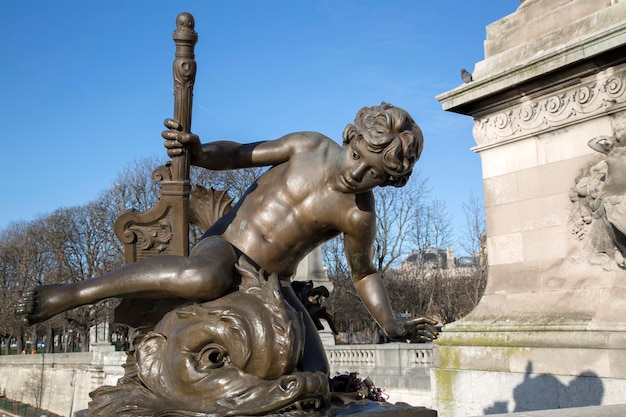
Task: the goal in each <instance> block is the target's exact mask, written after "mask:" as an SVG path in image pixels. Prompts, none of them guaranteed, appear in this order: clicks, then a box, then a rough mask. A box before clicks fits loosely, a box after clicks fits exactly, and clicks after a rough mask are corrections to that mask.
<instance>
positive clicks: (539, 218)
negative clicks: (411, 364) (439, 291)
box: [432, 0, 626, 417]
mask: <svg viewBox="0 0 626 417" xmlns="http://www.w3.org/2000/svg"><path fill="white" fill-rule="evenodd" d="M473 79H474V81H472V82H470V83H468V84H464V85H462V86H460V87H458V88H456V89H454V90H452V91H449V92H447V93H444V94H442V95H441V96H439V97H438V100H439V101H441V102H442V104H443V108H444V110H447V111H454V112H458V113H462V114H466V115H470V116H472V117H473V118H474V119H475V125H474V137H475V139H476V142H477V146H476V147H475V148H474V151H475V152H478V153H479V154H480V156H481V160H482V167H483V185H484V193H485V210H486V221H487V252H488V257H489V279H488V284H487V289H486V291H485V295H484V297H483V299H482V300H481V302H480V303H479V305H478V306H477V308H476V309H475V310H474V311H473V312H472V313H471V314H470V315H469V316H468V317H466V318H464V319H463V320H460V321H459V322H457V323H453V324H451V325H448V326H446V327H445V329H444V332H443V334H442V335H441V337H440V339H439V341H438V345H439V348H438V356H439V364H438V367H437V368H436V369H434V370H433V372H432V378H433V381H432V384H433V388H434V393H433V394H434V404H433V408H435V409H436V410H437V411H438V412H439V415H440V416H441V417H456V416H467V415H483V414H494V413H497V412H500V413H504V412H511V411H528V410H542V409H551V408H565V407H575V406H591V405H598V404H615V403H626V269H624V260H623V252H624V250H623V249H624V248H623V245H622V246H620V245H621V242H620V238H621V232H620V231H619V229H620V227H621V222H622V221H624V224H626V210H624V211H623V214H622V210H621V202H622V197H621V196H622V195H624V196H626V185H624V186H622V184H621V181H626V176H624V180H621V178H622V176H621V175H620V172H619V170H620V169H621V165H624V166H626V157H623V155H626V148H621V147H623V146H624V145H625V143H624V142H626V141H625V140H624V139H626V2H623V1H622V2H619V3H618V2H617V1H616V0H594V1H588V0H526V1H524V2H523V3H521V5H520V6H519V8H518V10H517V11H516V12H515V13H513V14H511V15H510V16H507V17H505V18H503V19H501V20H499V21H497V22H495V23H493V24H491V25H489V26H488V27H487V39H486V42H485V60H484V61H482V62H479V63H478V64H476V67H475V69H474V71H473ZM602 136H606V138H604V139H596V140H595V141H594V142H591V143H590V140H592V139H593V138H598V137H602ZM622 136H623V138H622ZM620 138H622V139H620ZM621 149H624V152H623V153H622V151H621ZM622 158H623V160H622ZM611 174H614V175H613V176H611ZM625 184H626V182H625ZM624 202H625V203H626V197H625V198H624ZM625 205H626V204H625ZM624 230H626V228H625V229H624Z"/></svg>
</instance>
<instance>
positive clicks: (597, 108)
mask: <svg viewBox="0 0 626 417" xmlns="http://www.w3.org/2000/svg"><path fill="white" fill-rule="evenodd" d="M625 92H626V66H618V67H613V68H610V69H607V70H605V71H602V72H600V73H598V74H596V75H594V76H592V77H587V78H585V79H583V80H582V82H581V83H579V84H576V85H575V86H572V87H570V88H566V89H564V90H560V91H559V92H558V93H554V94H551V95H545V96H541V97H538V98H528V99H527V100H525V101H524V102H523V103H521V104H519V105H516V106H512V107H509V108H508V109H507V110H506V111H503V112H500V113H491V114H489V115H487V116H484V117H481V118H477V119H476V121H475V123H474V132H473V133H474V137H475V138H476V141H477V143H478V144H479V146H481V147H488V146H490V145H495V144H501V143H503V142H510V141H514V140H519V139H522V138H524V137H528V136H531V135H536V134H538V133H543V132H547V131H550V130H554V129H557V128H560V127H564V126H567V125H570V124H573V123H580V122H581V121H582V120H584V119H587V118H591V117H595V116H597V115H600V114H606V113H607V112H610V111H616V110H618V109H619V108H620V107H623V105H624V104H626V94H625Z"/></svg>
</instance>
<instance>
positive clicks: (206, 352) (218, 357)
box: [197, 343, 228, 369]
mask: <svg viewBox="0 0 626 417" xmlns="http://www.w3.org/2000/svg"><path fill="white" fill-rule="evenodd" d="M197 359H198V365H199V367H200V369H216V368H221V367H222V366H224V364H225V363H226V362H228V352H227V351H226V349H224V347H223V346H220V345H217V344H214V343H211V344H209V345H206V346H204V347H203V348H202V350H200V352H198V354H197Z"/></svg>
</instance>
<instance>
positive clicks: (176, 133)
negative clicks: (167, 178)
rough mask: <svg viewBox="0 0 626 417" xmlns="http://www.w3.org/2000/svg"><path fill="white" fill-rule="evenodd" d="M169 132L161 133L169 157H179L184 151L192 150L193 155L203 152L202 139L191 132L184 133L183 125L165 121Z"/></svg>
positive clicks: (173, 121)
mask: <svg viewBox="0 0 626 417" xmlns="http://www.w3.org/2000/svg"><path fill="white" fill-rule="evenodd" d="M163 124H164V125H165V127H167V128H168V129H169V130H164V131H163V133H161V136H163V139H165V143H164V145H165V147H166V148H167V155H168V156H169V157H174V156H179V155H182V154H183V150H184V149H189V150H191V154H192V155H193V154H196V155H197V154H199V153H200V151H201V145H200V138H199V137H198V135H194V134H193V133H190V132H182V131H181V129H182V127H181V125H180V123H178V122H177V121H176V120H174V119H165V122H164V123H163Z"/></svg>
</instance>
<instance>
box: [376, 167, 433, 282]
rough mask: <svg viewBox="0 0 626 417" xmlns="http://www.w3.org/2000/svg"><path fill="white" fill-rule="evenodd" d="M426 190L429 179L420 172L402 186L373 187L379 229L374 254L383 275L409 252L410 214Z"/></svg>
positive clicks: (423, 196) (426, 192)
mask: <svg viewBox="0 0 626 417" xmlns="http://www.w3.org/2000/svg"><path fill="white" fill-rule="evenodd" d="M426 194H428V187H427V184H426V181H425V180H424V179H422V178H421V177H420V176H419V175H418V174H417V173H414V174H413V176H412V177H411V179H410V180H409V182H408V183H407V184H406V185H405V186H404V187H402V188H394V187H379V188H376V189H375V190H374V196H375V198H376V229H377V230H376V232H377V233H376V241H375V243H374V245H375V247H374V252H375V254H374V256H375V261H376V266H377V268H378V271H379V272H380V273H381V275H382V276H383V277H384V276H385V274H386V272H387V270H389V268H390V267H391V266H392V265H394V264H395V263H396V262H397V261H398V259H400V258H401V257H402V256H404V255H406V250H405V243H406V242H407V240H408V239H407V236H408V234H409V230H408V229H409V227H410V225H411V218H412V216H414V209H415V207H418V206H419V205H420V202H421V201H422V200H423V199H424V198H425V195H426Z"/></svg>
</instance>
